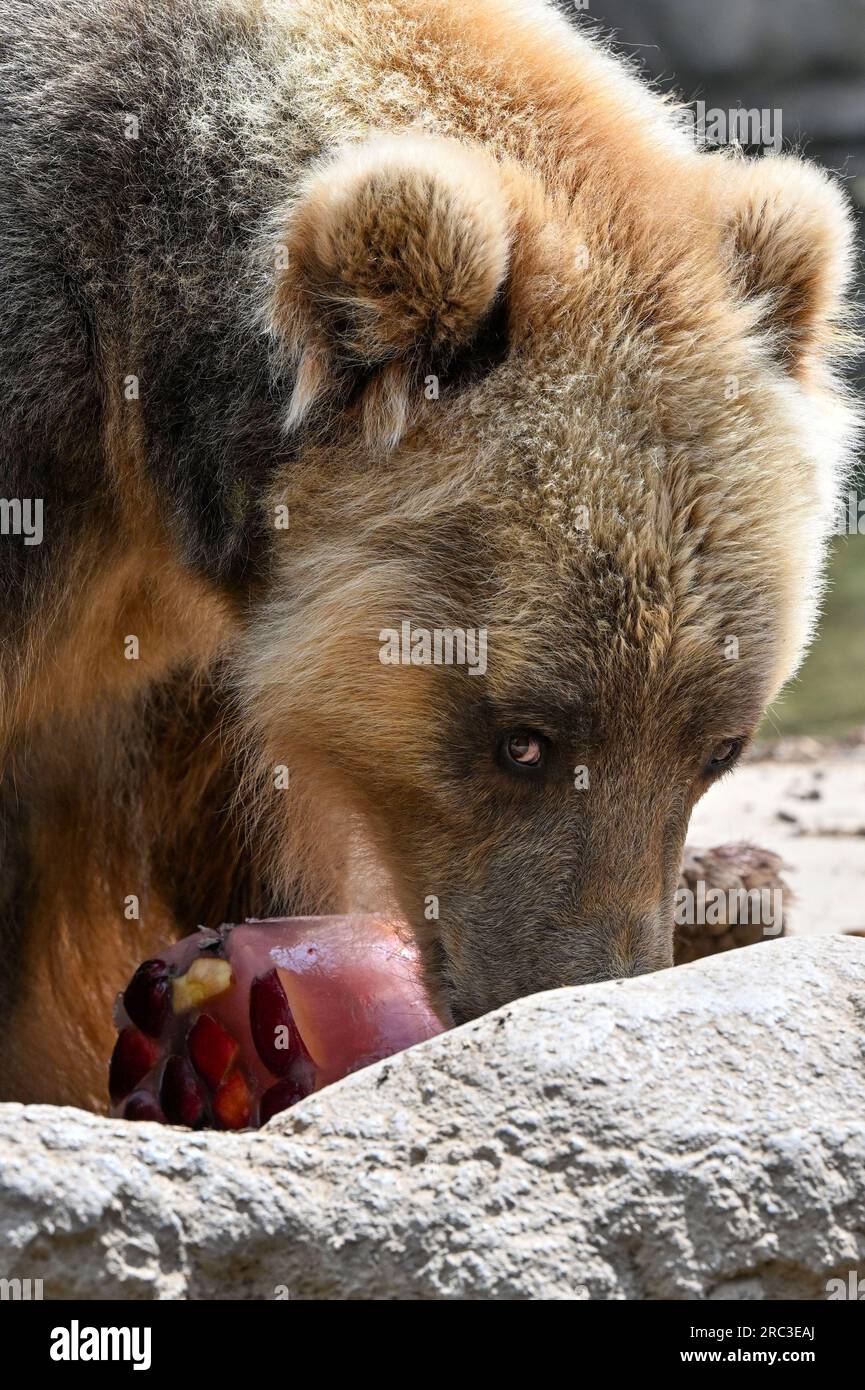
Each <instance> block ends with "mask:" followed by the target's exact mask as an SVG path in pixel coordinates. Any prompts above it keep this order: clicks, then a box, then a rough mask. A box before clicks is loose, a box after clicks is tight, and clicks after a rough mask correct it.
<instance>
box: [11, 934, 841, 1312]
mask: <svg viewBox="0 0 865 1390" xmlns="http://www.w3.org/2000/svg"><path fill="white" fill-rule="evenodd" d="M863 1175H865V941H859V940H855V939H852V938H847V939H845V938H842V937H834V938H828V939H827V938H822V939H798V940H797V939H794V940H787V941H776V942H772V943H763V944H760V945H758V946H752V947H749V948H746V949H743V950H739V951H734V952H731V953H729V954H726V955H722V956H718V957H714V958H711V959H708V960H705V961H700V962H698V963H695V964H693V965H688V966H684V967H679V968H678V969H676V970H667V971H662V972H660V973H659V974H656V975H650V976H643V977H642V978H639V979H634V980H621V981H614V982H611V983H609V984H601V985H593V986H590V987H588V988H584V989H579V990H573V989H564V990H557V991H555V992H553V993H548V994H539V995H535V996H533V997H532V998H530V999H524V1000H521V1001H519V1002H518V1003H515V1004H512V1005H508V1006H507V1007H506V1008H503V1009H500V1010H499V1011H498V1012H496V1013H493V1014H489V1015H488V1016H487V1017H485V1018H482V1019H478V1020H476V1021H475V1022H473V1023H469V1024H466V1025H465V1026H464V1027H462V1028H459V1029H456V1030H455V1031H453V1032H451V1033H448V1034H445V1035H443V1036H442V1037H440V1038H435V1039H432V1040H431V1041H430V1042H427V1043H423V1044H422V1045H421V1046H419V1047H416V1048H412V1049H411V1050H409V1051H408V1052H405V1053H402V1054H401V1055H400V1056H399V1057H396V1058H391V1059H390V1060H388V1061H385V1062H381V1063H378V1064H377V1065H376V1066H374V1067H370V1068H368V1069H366V1070H365V1071H363V1072H359V1073H357V1074H356V1075H354V1076H352V1077H349V1078H348V1079H347V1080H345V1081H343V1082H341V1083H339V1084H338V1085H336V1086H332V1087H330V1088H329V1089H328V1090H326V1091H323V1092H321V1093H320V1094H318V1095H317V1096H313V1097H310V1099H308V1100H307V1101H304V1102H303V1103H302V1104H300V1105H298V1106H297V1107H296V1108H295V1109H294V1110H292V1111H289V1112H287V1113H286V1114H285V1115H283V1116H281V1117H278V1118H277V1119H275V1120H274V1121H272V1122H271V1124H270V1125H269V1126H268V1128H267V1129H265V1130H263V1131H261V1132H259V1133H255V1134H244V1135H227V1134H216V1133H208V1134H192V1133H190V1132H188V1131H183V1130H177V1129H169V1128H164V1127H161V1126H158V1125H150V1124H128V1123H125V1122H123V1121H120V1120H106V1119H101V1118H98V1117H96V1116H93V1115H88V1114H85V1113H83V1112H82V1111H78V1110H72V1109H56V1108H53V1107H50V1106H32V1107H26V1106H20V1105H3V1106H0V1251H2V1254H0V1265H2V1267H0V1276H2V1277H6V1278H11V1277H16V1276H17V1277H21V1278H31V1279H37V1278H41V1279H43V1281H44V1289H45V1296H46V1297H64V1298H97V1297H99V1298H106V1297H107V1298H130V1299H139V1298H217V1299H222V1298H226V1299H228V1298H265V1299H269V1298H274V1297H278V1296H282V1297H284V1296H286V1293H287V1294H288V1296H290V1297H300V1298H303V1297H307V1298H308V1297H318V1298H351V1297H355V1298H393V1297H406V1298H556V1299H574V1298H604V1299H607V1298H639V1299H643V1298H773V1297H792V1298H824V1297H825V1296H826V1281H827V1279H828V1278H830V1277H832V1276H835V1275H838V1274H841V1275H845V1274H846V1272H847V1271H849V1270H850V1269H857V1268H858V1269H859V1270H860V1271H861V1272H865V1182H863Z"/></svg>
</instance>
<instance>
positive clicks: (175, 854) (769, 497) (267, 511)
mask: <svg viewBox="0 0 865 1390" xmlns="http://www.w3.org/2000/svg"><path fill="white" fill-rule="evenodd" d="M0 24H2V35H3V45H2V54H3V67H2V70H0V84H2V85H0V91H2V95H3V112H2V121H3V133H4V139H3V142H2V145H0V303H2V306H3V310H4V323H5V324H6V326H7V327H6V332H5V336H4V340H3V342H2V344H0V373H2V376H3V380H4V383H5V384H4V393H3V398H2V400H0V411H2V413H3V419H2V421H0V424H2V431H0V434H2V440H3V444H2V448H3V450H4V451H5V453H4V455H3V459H2V465H3V495H4V496H6V497H16V496H17V497H37V496H38V497H42V498H44V499H45V508H46V513H45V514H46V522H45V528H46V529H45V540H44V542H43V544H42V546H39V547H36V546H34V547H31V548H27V547H24V546H23V543H22V540H21V538H19V537H3V538H2V551H0V554H2V560H3V564H2V569H0V581H2V584H3V591H4V597H5V599H6V603H5V607H4V617H3V619H2V622H3V625H4V633H3V635H4V639H5V640H6V642H7V647H8V651H9V653H10V655H9V657H8V658H7V659H4V665H3V671H2V691H0V694H2V712H3V724H2V739H3V756H4V775H3V781H2V784H0V810H2V825H3V836H4V840H3V845H4V856H5V859H4V879H3V890H2V897H0V922H2V932H3V939H2V943H0V946H2V951H3V959H4V967H3V970H4V991H3V993H4V998H3V1004H4V1008H5V1012H6V1015H7V1021H6V1027H7V1030H8V1041H7V1043H6V1044H5V1045H4V1048H3V1051H2V1057H3V1062H2V1070H0V1090H2V1094H3V1095H6V1096H16V1097H19V1098H25V1099H36V1098H38V1099H50V1100H58V1101H77V1102H79V1103H82V1104H88V1105H98V1104H100V1101H101V1090H102V1083H101V1068H102V1067H103V1065H104V1058H105V1055H106V1052H107V1049H108V1044H109V1034H110V1025H109V1003H110V999H111V996H112V993H113V991H114V990H115V989H117V988H118V987H119V986H120V985H121V983H122V981H123V979H124V977H125V975H126V974H128V972H129V970H130V969H131V967H132V966H133V965H134V963H135V961H136V960H137V959H139V958H140V957H141V956H142V955H143V954H145V953H146V952H147V951H149V950H151V949H152V948H153V946H154V945H155V943H157V942H158V941H159V940H160V939H161V938H162V937H164V936H166V935H172V934H176V933H178V932H183V931H187V930H189V929H191V928H193V927H194V926H195V925H196V924H197V923H198V922H202V921H207V922H211V921H217V920H219V919H220V918H224V917H232V916H237V915H240V914H241V913H243V912H245V911H250V910H251V911H255V912H257V913H259V914H261V913H264V912H267V911H269V910H279V909H288V908H295V909H298V908H300V909H303V910H307V911H322V910H325V909H328V908H350V907H359V906H368V907H397V908H398V909H399V910H400V911H401V912H402V914H403V915H404V916H405V917H406V919H407V921H408V922H409V924H410V926H411V928H412V930H414V931H415V933H416V934H417V936H418V938H419V939H420V941H421V942H422V945H423V949H424V952H425V960H426V963H427V968H428V975H429V980H430V984H431V987H432V988H433V989H434V991H436V992H437V994H438V995H439V997H440V998H441V999H442V1000H443V1002H445V1003H446V1004H447V1005H449V1006H450V1007H451V1008H452V1009H453V1012H454V1014H455V1016H457V1017H459V1018H462V1017H467V1016H469V1015H471V1014H473V1013H476V1012H478V1011H481V1010H484V1009H488V1008H490V1007H493V1006H495V1005H497V1004H499V1003H501V1002H503V1001H504V1000H507V999H510V998H512V997H514V996H515V995H518V994H521V993H525V992H529V991H532V990H536V989H543V988H548V987H554V986H557V985H560V984H566V983H580V982H584V981H588V980H593V979H599V978H606V977H609V976H614V975H618V974H628V973H633V972H636V971H640V970H647V969H654V968H657V967H658V966H661V965H664V964H667V963H669V962H670V960H671V941H672V922H671V910H670V909H671V898H672V893H673V889H674V887H675V883H676V877H677V871H678V866H679V863H680V859H681V852H682V845H683V842H684V835H685V830H686V826H687V822H688V817H689V814H690V810H691V808H692V806H693V804H694V802H695V801H696V799H697V798H698V797H699V796H700V795H701V794H702V792H703V791H704V790H705V789H706V787H707V786H708V785H709V783H710V781H711V780H712V778H713V776H714V775H716V773H717V771H718V768H717V767H715V766H714V765H713V764H712V761H711V760H712V755H713V751H714V750H717V749H718V747H719V746H720V745H723V744H724V743H725V741H728V740H736V741H737V742H739V743H744V742H746V741H747V739H748V737H749V736H750V735H751V733H752V732H753V730H754V728H755V726H756V724H757V722H758V720H759V718H760V716H761V714H762V712H763V710H764V708H765V706H766V704H767V702H769V701H770V700H771V699H772V698H773V697H774V695H775V694H776V693H777V691H778V690H779V688H780V687H781V685H782V684H783V682H784V681H785V680H786V679H787V678H788V677H789V675H790V674H791V673H792V672H793V671H794V670H795V668H796V665H797V663H798V661H799V660H800V658H801V655H802V652H803V650H804V648H805V646H806V644H807V641H808V638H809V636H810V634H811V632H812V629H813V624H814V620H815V615H816V612H817V606H818V600H819V590H820V573H821V566H822V555H823V547H824V542H825V538H826V535H827V534H828V531H829V529H830V524H831V511H832V505H833V499H834V497H835V495H836V492H837V488H838V483H839V479H840V478H841V476H842V473H843V467H844V461H845V458H846V456H847V451H848V449H849V437H850V433H851V428H852V423H853V418H852V413H851V411H850V410H849V407H848V406H847V403H846V400H845V396H844V392H843V390H842V389H841V388H840V387H839V386H838V384H837V383H836V381H835V380H834V378H833V375H832V368H833V366H834V364H835V363H836V362H837V360H838V358H839V356H840V355H841V353H842V352H843V350H844V348H845V345H846V341H847V340H846V338H845V335H844V320H843V294H844V290H845V287H846V283H847V279H848V275H849V262H850V255H851V249H850V230H849V219H848V215H847V211H846V208H845V206H844V200H843V197H842V195H841V193H840V192H839V190H838V189H837V188H836V186H835V185H834V184H833V183H832V182H831V181H830V180H829V179H828V178H827V177H826V176H824V175H823V174H821V173H820V172H818V171H817V170H816V169H814V168H812V167H810V166H808V165H806V164H804V163H802V162H801V161H799V160H797V159H795V158H792V157H789V156H785V157H778V158H771V159H769V158H767V159H763V160H760V161H758V162H756V163H748V162H746V161H744V160H741V159H739V158H737V157H734V156H725V155H710V154H706V153H703V152H701V151H699V150H697V149H695V148H694V147H693V146H692V145H690V144H689V143H688V141H687V139H686V138H685V136H684V135H682V134H681V133H680V132H679V130H678V129H677V128H676V126H675V123H674V121H673V119H672V117H671V114H670V111H669V109H668V108H667V106H666V104H665V103H664V102H662V101H661V100H660V99H659V98H657V97H656V96H655V95H654V94H653V93H651V92H650V91H648V90H647V89H646V88H645V87H644V86H643V85H642V84H641V83H640V82H639V81H638V80H636V79H635V78H634V77H633V76H632V75H631V74H630V73H629V72H628V71H627V70H626V69H624V68H623V67H622V66H620V65H619V64H618V63H616V62H614V61H613V60H612V59H611V58H610V57H609V56H608V55H607V54H606V53H605V52H604V51H603V49H602V48H601V47H600V46H598V45H595V44H593V43H592V42H590V41H589V40H587V39H586V38H585V36H584V35H581V34H580V33H578V32H576V31H574V30H573V29H572V28H571V27H569V25H568V24H567V23H566V22H565V21H564V20H563V19H562V18H561V17H559V16H558V15H557V14H555V13H554V12H553V11H552V10H550V9H549V8H548V7H547V6H546V5H545V4H543V3H541V0H471V3H466V4H458V3H456V0H390V3H387V4H385V3H383V0H382V3H379V0H292V3H285V4H283V3H280V4H270V3H265V0H262V2H261V3H256V2H254V0H246V2H244V0H182V3H171V4H169V3H167V2H166V0H153V3H150V4H145V5H138V4H136V5H135V6H133V5H132V4H131V3H128V2H127V0H115V3H112V4H110V5H103V6H101V7H99V9H98V13H91V12H90V7H89V6H87V5H85V4H84V0H71V3H63V4H60V3H59V0H33V2H32V3H28V4H27V5H24V4H23V3H22V0H0ZM130 117H134V118H135V125H134V126H133V127H132V128H131V129H132V132H133V133H132V135H131V136H130V125H129V118H130ZM436 388H437V389H436ZM286 517H288V518H289V524H288V526H287V528H285V527H284V526H283V524H282V523H283V522H284V521H285V518H286ZM404 620H406V621H408V622H410V623H411V624H412V625H414V626H415V627H419V628H426V629H441V628H444V627H456V628H462V629H466V628H478V629H480V628H483V629H486V630H487V631H488V634H489V639H488V640H489V663H488V668H487V670H486V672H485V674H483V675H476V674H472V673H471V672H470V670H469V669H468V668H467V667H465V666H463V667H460V666H445V665H438V666H436V665H430V664H425V665H412V664H406V665H396V666H393V665H384V664H382V662H381V661H380V660H379V649H380V645H381V636H380V635H381V633H382V631H384V630H387V629H392V628H399V626H400V624H401V622H402V621H404ZM130 634H132V635H135V636H137V638H138V640H139V647H140V652H139V656H138V659H136V660H128V659H127V650H126V645H125V642H126V638H127V637H128V636H129V635H130ZM730 639H736V642H737V643H738V647H737V649H736V651H737V655H735V656H734V657H733V658H731V647H730ZM523 729H530V730H533V731H537V733H538V734H539V735H540V736H541V737H542V739H543V740H544V741H545V742H544V747H545V762H544V765H543V766H542V767H541V768H540V769H539V770H538V771H537V772H536V773H529V774H525V772H524V770H523V772H520V770H519V769H518V768H515V767H514V766H513V765H512V764H510V763H508V761H507V758H506V757H504V756H503V752H502V745H503V740H506V737H507V734H508V732H509V731H514V730H523ZM282 766H285V767H287V768H288V769H289V774H290V786H289V789H288V790H283V789H281V788H278V786H277V781H278V780H279V779H277V778H275V771H274V770H275V768H278V767H282ZM578 768H585V769H587V772H588V785H587V786H583V787H581V788H580V789H577V787H575V769H578ZM130 895H135V896H136V897H137V898H138V899H139V904H140V916H139V917H138V918H132V919H128V918H127V917H126V915H125V912H126V908H125V904H126V900H127V899H128V897H129V896H130Z"/></svg>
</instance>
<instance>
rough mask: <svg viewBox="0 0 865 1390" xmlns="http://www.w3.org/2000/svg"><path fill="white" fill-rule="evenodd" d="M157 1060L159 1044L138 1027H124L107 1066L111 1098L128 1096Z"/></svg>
mask: <svg viewBox="0 0 865 1390" xmlns="http://www.w3.org/2000/svg"><path fill="white" fill-rule="evenodd" d="M158 1060H159V1046H158V1044H157V1043H156V1041H155V1040H154V1039H153V1038H148V1037H146V1036H145V1034H144V1033H142V1032H141V1031H140V1029H138V1028H133V1027H129V1028H124V1029H123V1030H122V1032H121V1034H120V1036H119V1038H118V1039H117V1042H116V1043H115V1045H114V1051H113V1053H112V1054H111V1064H110V1066H109V1068H108V1092H109V1095H110V1096H111V1099H112V1100H117V1098H118V1096H128V1095H129V1092H130V1091H132V1090H134V1089H135V1087H136V1086H137V1085H138V1083H139V1081H141V1079H142V1078H143V1077H145V1076H146V1075H147V1073H148V1072H149V1071H150V1069H151V1068H152V1067H154V1066H155V1065H156V1063H157V1061H158Z"/></svg>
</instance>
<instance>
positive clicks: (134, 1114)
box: [123, 1091, 165, 1124]
mask: <svg viewBox="0 0 865 1390" xmlns="http://www.w3.org/2000/svg"><path fill="white" fill-rule="evenodd" d="M123 1118H124V1120H158V1121H161V1122H162V1123H163V1124H164V1123H165V1116H164V1115H163V1113H162V1111H161V1110H160V1108H159V1105H158V1104H157V1102H156V1101H155V1100H154V1098H153V1096H151V1095H148V1094H147V1092H146V1091H139V1092H137V1094H136V1095H134V1096H130V1097H129V1099H128V1101H127V1102H126V1104H125V1106H124V1107H123Z"/></svg>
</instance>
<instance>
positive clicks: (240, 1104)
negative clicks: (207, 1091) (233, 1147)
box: [213, 1071, 252, 1129]
mask: <svg viewBox="0 0 865 1390" xmlns="http://www.w3.org/2000/svg"><path fill="white" fill-rule="evenodd" d="M213 1113H214V1115H215V1116H216V1118H217V1120H218V1121H219V1123H220V1124H221V1125H222V1127H223V1129H245V1128H246V1126H247V1125H248V1124H249V1117H250V1114H251V1113H252V1105H251V1101H250V1095H249V1086H248V1085H247V1084H246V1079H245V1077H244V1075H243V1073H242V1072H241V1071H233V1072H232V1073H231V1075H230V1076H228V1077H227V1078H226V1080H225V1081H223V1083H222V1085H221V1086H220V1087H219V1089H218V1091H217V1092H216V1095H215V1096H214V1097H213Z"/></svg>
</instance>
